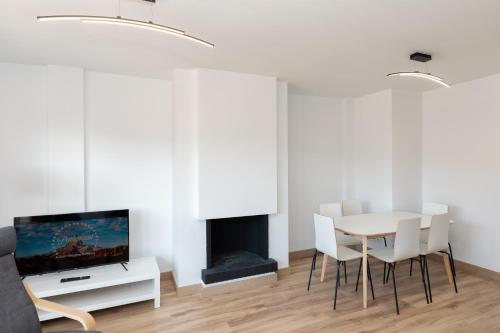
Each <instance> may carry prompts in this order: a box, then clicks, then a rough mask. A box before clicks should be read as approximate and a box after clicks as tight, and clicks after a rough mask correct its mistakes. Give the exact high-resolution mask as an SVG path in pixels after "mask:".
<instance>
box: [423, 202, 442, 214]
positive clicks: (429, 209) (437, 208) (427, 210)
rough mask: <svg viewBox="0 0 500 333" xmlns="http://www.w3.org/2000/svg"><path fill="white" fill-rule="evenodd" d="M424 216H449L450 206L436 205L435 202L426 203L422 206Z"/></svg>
mask: <svg viewBox="0 0 500 333" xmlns="http://www.w3.org/2000/svg"><path fill="white" fill-rule="evenodd" d="M422 214H424V215H441V214H448V205H445V204H439V203H434V202H424V203H423V204H422Z"/></svg>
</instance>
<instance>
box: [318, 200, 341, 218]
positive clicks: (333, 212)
mask: <svg viewBox="0 0 500 333" xmlns="http://www.w3.org/2000/svg"><path fill="white" fill-rule="evenodd" d="M319 215H322V216H328V217H331V218H336V217H339V216H342V205H341V204H340V202H334V203H327V204H321V205H319Z"/></svg>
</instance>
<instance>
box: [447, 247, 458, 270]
mask: <svg viewBox="0 0 500 333" xmlns="http://www.w3.org/2000/svg"><path fill="white" fill-rule="evenodd" d="M448 249H450V256H451V269H452V272H453V275H455V276H456V275H457V271H456V270H455V259H453V251H452V250H451V244H450V243H448Z"/></svg>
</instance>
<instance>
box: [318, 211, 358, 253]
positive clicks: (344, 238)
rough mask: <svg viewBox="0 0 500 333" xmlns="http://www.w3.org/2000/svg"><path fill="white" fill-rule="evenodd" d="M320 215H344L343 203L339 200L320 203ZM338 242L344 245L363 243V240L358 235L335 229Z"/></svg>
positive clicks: (334, 216) (332, 216)
mask: <svg viewBox="0 0 500 333" xmlns="http://www.w3.org/2000/svg"><path fill="white" fill-rule="evenodd" d="M319 215H321V216H327V217H331V218H332V219H335V218H337V217H341V216H342V205H341V204H340V203H339V202H334V203H326V204H321V205H319ZM335 236H336V237H337V244H338V245H342V246H351V245H362V244H363V242H362V241H361V239H359V238H358V237H354V236H351V235H346V234H345V233H344V232H342V231H338V230H336V231H335Z"/></svg>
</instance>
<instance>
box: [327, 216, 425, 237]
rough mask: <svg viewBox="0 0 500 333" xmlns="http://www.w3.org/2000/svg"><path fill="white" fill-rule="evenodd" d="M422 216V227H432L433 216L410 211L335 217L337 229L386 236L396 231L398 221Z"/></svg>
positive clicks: (349, 232) (371, 235)
mask: <svg viewBox="0 0 500 333" xmlns="http://www.w3.org/2000/svg"><path fill="white" fill-rule="evenodd" d="M418 217H421V218H422V222H421V225H420V227H421V228H422V229H427V228H429V227H430V223H431V216H430V215H422V214H417V213H409V212H384V213H372V214H360V215H349V216H341V217H338V218H335V219H334V223H335V229H337V230H340V231H343V232H346V233H348V234H351V235H355V236H367V237H375V236H384V235H391V234H395V233H396V229H397V226H398V222H399V221H400V220H404V219H412V218H418Z"/></svg>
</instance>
